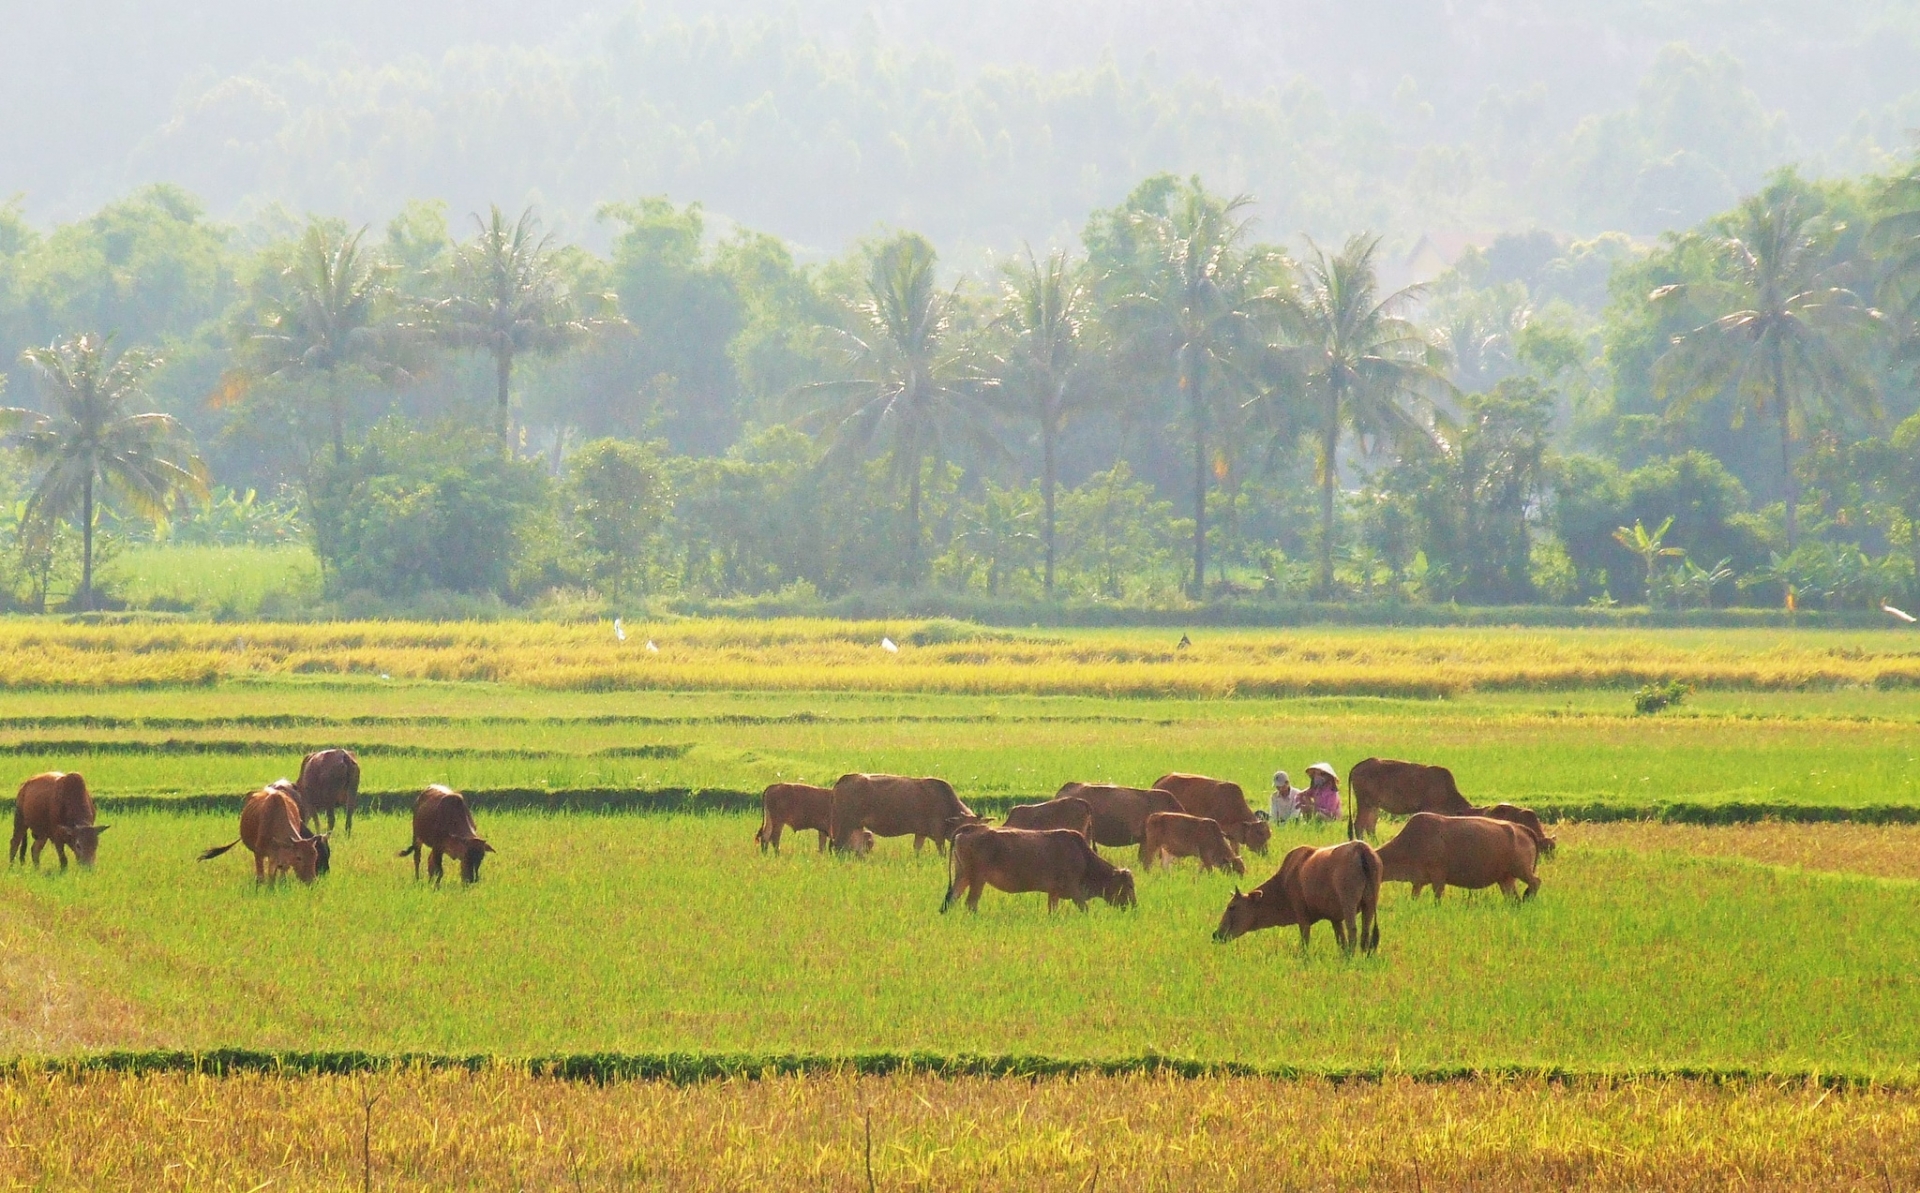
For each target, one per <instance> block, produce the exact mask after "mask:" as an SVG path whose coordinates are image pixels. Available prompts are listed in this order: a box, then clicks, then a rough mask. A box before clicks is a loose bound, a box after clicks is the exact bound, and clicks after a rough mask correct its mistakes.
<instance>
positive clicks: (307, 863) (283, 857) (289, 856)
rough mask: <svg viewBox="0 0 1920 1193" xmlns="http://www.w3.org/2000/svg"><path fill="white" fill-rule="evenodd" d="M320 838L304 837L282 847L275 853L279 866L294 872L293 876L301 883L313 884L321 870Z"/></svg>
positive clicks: (274, 856) (274, 858)
mask: <svg viewBox="0 0 1920 1193" xmlns="http://www.w3.org/2000/svg"><path fill="white" fill-rule="evenodd" d="M320 841H321V838H319V837H302V838H300V839H299V840H297V841H295V842H293V843H292V844H290V845H281V846H279V847H277V848H276V849H275V850H274V852H273V860H274V862H275V863H276V864H277V865H281V866H285V867H287V868H288V869H290V870H292V871H293V876H294V877H295V878H298V879H299V880H300V881H301V882H306V883H311V882H312V881H313V876H314V875H315V874H316V873H318V872H319V869H320Z"/></svg>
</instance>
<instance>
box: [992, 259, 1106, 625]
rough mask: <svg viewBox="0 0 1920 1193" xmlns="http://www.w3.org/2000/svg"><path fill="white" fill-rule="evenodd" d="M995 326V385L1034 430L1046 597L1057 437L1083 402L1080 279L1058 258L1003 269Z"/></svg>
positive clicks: (1085, 302)
mask: <svg viewBox="0 0 1920 1193" xmlns="http://www.w3.org/2000/svg"><path fill="white" fill-rule="evenodd" d="M1005 274H1006V280H1005V285H1004V289H1003V293H1002V298H1001V304H1002V313H1001V316H1000V322H1001V324H1002V325H1003V326H1004V327H1005V328H1006V329H1007V330H1008V332H1009V333H1010V334H1011V337H1012V341H1013V342H1012V346H1011V348H1010V350H1009V351H1008V352H1007V354H1006V355H1005V356H1004V357H1003V358H1002V359H1001V360H1000V361H999V367H998V371H999V373H1000V384H1001V386H1002V388H1003V391H1004V392H1005V393H1006V394H1007V395H1008V397H1009V398H1015V399H1016V400H1018V401H1019V402H1020V404H1021V405H1022V406H1023V407H1024V412H1025V413H1026V414H1027V415H1029V416H1030V417H1032V419H1033V420H1034V421H1035V422H1036V423H1038V424H1039V426H1040V499H1041V503H1042V505H1043V507H1044V517H1045V520H1046V521H1045V526H1044V528H1043V530H1042V536H1043V538H1044V540H1045V544H1046V556H1047V559H1046V592H1047V595H1048V596H1052V595H1053V572H1054V546H1055V534H1054V527H1055V522H1054V490H1055V488H1056V487H1057V485H1058V482H1059V463H1058V453H1059V446H1060V434H1061V432H1062V431H1063V430H1064V429H1065V427H1066V421H1067V414H1068V412H1069V411H1070V410H1071V409H1072V408H1073V406H1074V405H1075V404H1076V403H1077V402H1078V401H1079V400H1080V399H1081V398H1082V397H1083V395H1082V394H1080V393H1077V392H1075V389H1074V383H1075V381H1076V380H1077V379H1078V374H1079V372H1080V354H1081V349H1082V347H1083V345H1084V342H1085V339H1086V335H1087V324H1088V314H1089V312H1088V307H1089V306H1090V299H1091V289H1090V287H1089V286H1088V285H1087V280H1086V277H1085V274H1084V271H1083V270H1082V269H1081V267H1079V266H1077V265H1076V264H1075V263H1074V262H1073V261H1071V260H1069V259H1068V257H1067V255H1066V254H1065V253H1063V252H1059V251H1057V250H1056V251H1055V252H1053V253H1050V254H1048V256H1047V259H1046V261H1044V262H1041V261H1039V260H1036V259H1035V257H1034V255H1033V250H1032V249H1028V250H1027V258H1026V260H1025V261H1015V262H1010V263H1009V264H1008V265H1007V268H1006V271H1005Z"/></svg>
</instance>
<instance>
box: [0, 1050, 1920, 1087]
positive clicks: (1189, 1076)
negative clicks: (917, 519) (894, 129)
mask: <svg viewBox="0 0 1920 1193" xmlns="http://www.w3.org/2000/svg"><path fill="white" fill-rule="evenodd" d="M501 1068H506V1069H514V1070H519V1071H522V1072H525V1073H527V1074H530V1075H532V1076H535V1077H547V1078H554V1079H558V1080H564V1081H589V1082H607V1081H665V1082H671V1083H674V1084H694V1083H698V1082H706V1081H740V1080H759V1079H766V1078H774V1077H812V1076H847V1075H852V1076H861V1077H890V1076H896V1075H906V1074H919V1075H923V1076H930V1077H938V1078H943V1079H948V1080H953V1079H958V1078H963V1077H986V1078H996V1079H1019V1080H1037V1079H1041V1078H1074V1077H1132V1076H1141V1077H1177V1078H1182V1079H1185V1080H1190V1081H1201V1080H1212V1079H1217V1078H1226V1077H1234V1078H1252V1079H1259V1080H1268V1081H1321V1082H1327V1083H1330V1084H1335V1085H1339V1084H1345V1083H1349V1082H1375V1083H1377V1082H1381V1081H1389V1080H1403V1081H1413V1082H1418V1083H1420V1084H1423V1085H1434V1084H1447V1083H1454V1082H1535V1083H1546V1084H1554V1085H1561V1084H1587V1083H1593V1082H1631V1081H1687V1082H1696V1083H1702V1084H1708V1085H1741V1084H1748V1083H1755V1082H1766V1083H1770V1084H1776V1085H1782V1084H1784V1085H1797V1086H1803V1087H1808V1088H1816V1089H1833V1090H1866V1089H1885V1090H1913V1089H1920V1085H1916V1084H1915V1083H1914V1082H1912V1081H1910V1080H1907V1079H1902V1078H1894V1079H1889V1078H1887V1077H1883V1076H1878V1075H1874V1074H1866V1073H1848V1072H1834V1071H1822V1070H1818V1069H1804V1070H1784V1071H1782V1070H1772V1069H1749V1068H1728V1067H1713V1066H1665V1067H1663V1066H1653V1067H1646V1068H1621V1069H1585V1068H1569V1067H1563V1066H1557V1065H1486V1066H1473V1065H1448V1066H1436V1067H1426V1068H1421V1067H1400V1066H1391V1067H1388V1066H1371V1067H1332V1066H1314V1065H1250V1064H1242V1063H1239V1062H1235V1061H1200V1060H1186V1059H1182V1058H1179V1057H1171V1056H1155V1055H1146V1056H1129V1057H1110V1058H1075V1057H1054V1056H1033V1055H1020V1054H1006V1055H981V1054H971V1053H956V1054H945V1053H937V1052H859V1053H850V1054H847V1055H844V1056H834V1055H826V1054H820V1053H745V1052H718V1053H709V1052H653V1053H647V1052H578V1053H562V1054H556V1055H549V1056H524V1057H513V1056H496V1055H491V1054H486V1053H471V1054H450V1053H433V1052H396V1053H382V1052H361V1051H351V1050H348V1051H273V1050H264V1049H249V1048H216V1049H209V1050H205V1051H197V1052H196V1051H183V1050H168V1049H154V1050H142V1051H108V1052H94V1053H79V1054H73V1055H67V1056H60V1057H18V1058H15V1059H13V1060H9V1061H0V1079H6V1078H14V1079H19V1078H31V1077H35V1076H49V1075H65V1076H81V1075H84V1074H88V1073H115V1074H123V1075H130V1076H151V1075H155V1074H169V1073H192V1074H204V1075H207V1076H213V1077H232V1076H237V1075H241V1074H265V1075H281V1076H298V1077H311V1076H333V1077H340V1076H350V1075H353V1074H357V1073H386V1072H393V1071H396V1070H409V1069H417V1070H421V1071H428V1072H438V1071H447V1070H462V1071H465V1072H469V1073H480V1072H485V1071H487V1070H490V1069H501Z"/></svg>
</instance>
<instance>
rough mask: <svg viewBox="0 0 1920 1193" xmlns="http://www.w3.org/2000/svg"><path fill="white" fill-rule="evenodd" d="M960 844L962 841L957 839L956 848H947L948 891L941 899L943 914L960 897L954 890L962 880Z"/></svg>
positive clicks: (941, 911) (941, 912)
mask: <svg viewBox="0 0 1920 1193" xmlns="http://www.w3.org/2000/svg"><path fill="white" fill-rule="evenodd" d="M959 846H960V843H959V842H958V841H955V842H954V848H952V849H949V850H947V893H946V897H945V898H943V899H941V900H940V914H941V915H945V914H947V908H949V907H952V906H953V901H954V900H955V899H956V898H958V897H959V895H958V894H957V893H956V892H955V890H954V888H955V886H956V885H957V884H958V883H959V881H960V848H959Z"/></svg>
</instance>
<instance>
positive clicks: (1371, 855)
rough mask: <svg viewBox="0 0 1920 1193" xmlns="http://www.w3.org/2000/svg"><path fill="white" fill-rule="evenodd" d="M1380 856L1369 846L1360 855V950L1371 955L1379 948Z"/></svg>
mask: <svg viewBox="0 0 1920 1193" xmlns="http://www.w3.org/2000/svg"><path fill="white" fill-rule="evenodd" d="M1381 872H1382V867H1381V865H1380V855H1379V854H1377V853H1375V852H1374V851H1373V849H1372V847H1371V846H1369V847H1368V848H1367V849H1366V851H1365V852H1364V853H1362V854H1361V855H1360V877H1361V879H1362V880H1363V881H1364V883H1365V889H1364V890H1362V891H1361V892H1360V950H1361V951H1362V952H1366V953H1371V952H1373V951H1374V950H1375V949H1378V948H1379V947H1380V876H1381Z"/></svg>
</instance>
